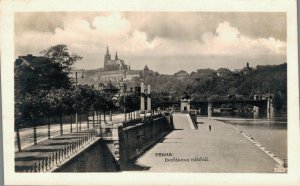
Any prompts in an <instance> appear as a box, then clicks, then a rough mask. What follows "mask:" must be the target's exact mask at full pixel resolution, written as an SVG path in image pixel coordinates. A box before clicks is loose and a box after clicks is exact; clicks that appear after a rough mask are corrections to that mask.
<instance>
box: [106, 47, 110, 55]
mask: <svg viewBox="0 0 300 186" xmlns="http://www.w3.org/2000/svg"><path fill="white" fill-rule="evenodd" d="M106 54H109V49H108V46H107V47H106Z"/></svg>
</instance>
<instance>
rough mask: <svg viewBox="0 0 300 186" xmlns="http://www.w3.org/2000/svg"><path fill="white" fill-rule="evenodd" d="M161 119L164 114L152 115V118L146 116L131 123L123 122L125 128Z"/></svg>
mask: <svg viewBox="0 0 300 186" xmlns="http://www.w3.org/2000/svg"><path fill="white" fill-rule="evenodd" d="M160 117H162V114H156V115H150V116H146V117H144V118H138V119H133V120H130V121H126V122H123V127H129V126H134V125H136V124H138V123H143V122H144V121H145V120H146V121H148V120H153V119H157V118H160Z"/></svg>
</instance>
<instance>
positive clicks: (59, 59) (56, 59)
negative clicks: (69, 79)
mask: <svg viewBox="0 0 300 186" xmlns="http://www.w3.org/2000/svg"><path fill="white" fill-rule="evenodd" d="M41 53H42V54H43V55H44V56H45V57H47V58H49V59H50V60H51V61H53V63H55V64H59V65H60V66H61V67H62V68H63V71H64V72H70V70H71V66H72V65H73V64H74V63H75V62H76V61H78V60H81V59H82V57H81V56H79V55H77V54H70V53H69V50H68V47H67V45H65V44H59V45H55V46H52V47H50V48H48V49H47V50H43V51H41Z"/></svg>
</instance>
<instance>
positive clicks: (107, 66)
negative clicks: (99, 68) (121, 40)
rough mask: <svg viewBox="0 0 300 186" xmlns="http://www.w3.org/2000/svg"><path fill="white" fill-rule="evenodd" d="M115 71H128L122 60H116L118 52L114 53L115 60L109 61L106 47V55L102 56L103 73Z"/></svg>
mask: <svg viewBox="0 0 300 186" xmlns="http://www.w3.org/2000/svg"><path fill="white" fill-rule="evenodd" d="M116 70H130V67H128V66H127V65H126V64H125V63H124V60H121V59H119V58H118V52H116V55H115V59H114V60H113V59H111V55H110V54H109V49H108V46H107V48H106V54H105V56H104V71H116Z"/></svg>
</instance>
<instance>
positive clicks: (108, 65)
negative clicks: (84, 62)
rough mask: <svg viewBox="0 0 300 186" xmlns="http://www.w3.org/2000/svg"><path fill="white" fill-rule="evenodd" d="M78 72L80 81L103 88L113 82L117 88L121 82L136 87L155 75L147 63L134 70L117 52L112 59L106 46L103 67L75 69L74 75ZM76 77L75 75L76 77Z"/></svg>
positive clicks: (80, 82)
mask: <svg viewBox="0 0 300 186" xmlns="http://www.w3.org/2000/svg"><path fill="white" fill-rule="evenodd" d="M75 72H78V73H77V74H78V78H77V79H78V83H79V84H89V85H94V87H95V88H97V89H100V90H102V89H103V88H104V87H106V85H108V84H109V83H111V84H112V85H114V86H115V87H116V88H120V87H119V86H120V82H123V83H126V84H127V87H128V88H130V87H135V86H138V85H139V84H140V82H141V81H143V80H144V79H146V78H147V77H149V76H151V75H153V74H154V73H153V71H151V70H150V69H149V67H148V66H147V65H145V67H144V69H143V70H132V69H131V68H130V65H127V64H126V63H125V61H124V60H122V59H120V58H119V57H118V53H117V52H116V54H115V57H114V59H112V57H111V54H110V51H109V48H108V47H107V48H106V53H105V55H104V61H103V68H98V69H93V70H81V69H78V70H73V72H72V73H73V77H74V75H75V74H76V73H75ZM74 78H75V77H74Z"/></svg>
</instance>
